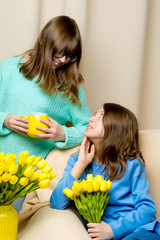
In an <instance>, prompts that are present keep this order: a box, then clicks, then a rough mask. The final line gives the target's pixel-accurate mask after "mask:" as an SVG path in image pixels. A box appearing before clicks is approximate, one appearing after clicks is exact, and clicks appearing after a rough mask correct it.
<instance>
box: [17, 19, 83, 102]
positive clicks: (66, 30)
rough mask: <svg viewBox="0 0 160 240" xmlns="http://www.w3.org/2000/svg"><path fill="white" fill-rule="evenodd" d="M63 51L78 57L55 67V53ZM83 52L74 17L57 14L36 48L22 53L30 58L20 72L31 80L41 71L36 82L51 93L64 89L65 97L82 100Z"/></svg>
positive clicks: (75, 100) (22, 64)
mask: <svg viewBox="0 0 160 240" xmlns="http://www.w3.org/2000/svg"><path fill="white" fill-rule="evenodd" d="M61 51H63V52H64V54H66V55H71V56H77V60H76V61H75V62H69V63H67V64H65V65H63V66H60V67H59V68H57V69H56V70H54V68H53V57H54V56H55V54H56V53H59V52H61ZM81 54H82V47H81V36H80V32H79V28H78V26H77V24H76V22H75V20H73V19H71V18H70V17H68V16H58V17H55V18H53V19H51V20H50V21H49V22H48V23H47V24H46V25H45V27H44V28H43V29H42V31H41V33H40V36H39V38H38V40H37V41H36V43H35V45H34V48H33V49H30V50H28V51H27V52H25V53H24V54H23V56H28V60H27V61H26V62H22V63H20V65H21V67H20V72H22V73H23V75H24V76H25V77H26V78H27V79H30V80H32V79H33V78H34V77H35V76H36V75H38V79H37V80H36V83H37V84H38V85H39V87H41V88H42V89H43V90H44V91H45V92H47V93H48V95H49V96H50V95H52V94H53V93H54V92H56V93H57V92H58V91H61V92H63V93H62V95H63V97H66V98H68V97H69V98H68V99H69V100H70V101H71V102H72V103H74V102H78V103H79V104H80V101H79V98H78V86H79V83H81V82H82V81H83V77H82V75H81V74H80V73H79V63H80V59H81Z"/></svg>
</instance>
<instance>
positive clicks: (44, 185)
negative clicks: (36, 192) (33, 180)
mask: <svg viewBox="0 0 160 240" xmlns="http://www.w3.org/2000/svg"><path fill="white" fill-rule="evenodd" d="M50 184H51V181H50V180H49V179H45V180H42V181H40V182H39V187H40V188H47V187H48V186H49V185H50Z"/></svg>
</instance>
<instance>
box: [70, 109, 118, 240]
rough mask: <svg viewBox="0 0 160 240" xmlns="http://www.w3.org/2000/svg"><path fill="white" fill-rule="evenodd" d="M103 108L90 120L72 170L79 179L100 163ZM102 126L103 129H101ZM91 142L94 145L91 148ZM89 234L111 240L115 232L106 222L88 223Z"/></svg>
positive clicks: (102, 239) (97, 238) (96, 237)
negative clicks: (90, 166)
mask: <svg viewBox="0 0 160 240" xmlns="http://www.w3.org/2000/svg"><path fill="white" fill-rule="evenodd" d="M102 113H103V108H101V109H100V110H99V111H98V112H97V113H96V114H95V115H94V116H93V117H91V118H90V119H89V125H88V128H87V130H86V132H85V136H84V138H83V140H82V144H81V147H80V151H79V158H78V161H77V162H76V163H75V165H74V167H73V168H72V171H71V174H72V176H73V177H75V178H76V179H79V177H80V175H81V174H82V172H83V171H84V170H85V168H86V167H87V166H88V164H90V163H91V162H92V161H95V162H99V160H98V156H97V154H96V152H98V148H99V141H100V139H101V138H102V137H103V134H104V128H103V123H102ZM100 124H101V125H102V127H99V126H100ZM91 142H92V143H93V144H92V145H91V148H90V144H91ZM87 227H88V233H89V235H90V237H92V238H93V239H95V240H110V239H112V238H114V234H113V231H112V229H111V227H110V225H109V224H107V223H106V222H104V221H101V222H100V223H88V224H87Z"/></svg>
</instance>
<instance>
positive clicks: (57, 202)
mask: <svg viewBox="0 0 160 240" xmlns="http://www.w3.org/2000/svg"><path fill="white" fill-rule="evenodd" d="M77 159H78V156H77V154H76V155H73V156H71V157H70V158H69V160H68V163H67V166H66V168H65V171H64V175H63V177H62V178H61V179H60V181H59V182H58V184H57V186H56V187H55V189H54V191H53V193H52V195H51V198H50V205H51V207H52V208H55V209H59V210H62V209H65V208H66V207H67V206H68V205H69V203H70V199H69V198H68V197H67V196H66V195H65V194H64V193H63V190H64V188H65V187H67V188H70V189H71V187H72V184H73V182H74V181H75V180H77V179H75V178H74V177H73V176H72V175H71V170H72V168H73V166H74V164H75V162H76V161H77Z"/></svg>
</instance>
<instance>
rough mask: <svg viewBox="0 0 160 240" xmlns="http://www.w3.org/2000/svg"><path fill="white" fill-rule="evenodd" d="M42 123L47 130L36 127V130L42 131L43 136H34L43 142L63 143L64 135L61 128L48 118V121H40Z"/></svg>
mask: <svg viewBox="0 0 160 240" xmlns="http://www.w3.org/2000/svg"><path fill="white" fill-rule="evenodd" d="M40 121H41V122H42V123H44V124H46V125H47V126H48V127H49V128H42V127H37V128H36V129H38V130H40V131H43V132H44V134H38V133H36V134H35V135H36V136H37V137H39V138H41V139H43V140H51V141H65V133H64V129H63V127H62V126H61V125H60V124H59V123H58V122H56V121H55V120H53V119H52V118H50V117H49V121H46V120H42V119H41V120H40Z"/></svg>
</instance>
